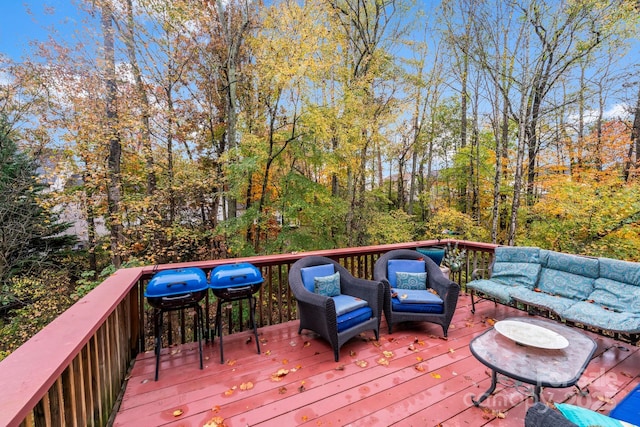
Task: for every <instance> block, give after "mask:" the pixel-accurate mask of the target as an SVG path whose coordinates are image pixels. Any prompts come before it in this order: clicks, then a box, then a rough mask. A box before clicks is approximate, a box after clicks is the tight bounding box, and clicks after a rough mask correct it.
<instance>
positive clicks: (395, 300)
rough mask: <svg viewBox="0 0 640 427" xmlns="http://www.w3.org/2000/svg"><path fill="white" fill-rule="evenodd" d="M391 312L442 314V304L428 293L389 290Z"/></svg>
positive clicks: (438, 298)
mask: <svg viewBox="0 0 640 427" xmlns="http://www.w3.org/2000/svg"><path fill="white" fill-rule="evenodd" d="M391 295H392V297H391V307H392V309H393V311H399V312H405V313H443V312H444V302H443V301H442V299H441V298H440V297H439V296H438V295H436V294H434V293H432V292H430V291H423V290H412V289H391Z"/></svg>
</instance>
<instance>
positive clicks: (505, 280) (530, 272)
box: [491, 262, 540, 289]
mask: <svg viewBox="0 0 640 427" xmlns="http://www.w3.org/2000/svg"><path fill="white" fill-rule="evenodd" d="M539 273H540V264H533V263H528V262H496V263H494V264H493V268H492V270H491V280H493V281H494V282H499V283H502V284H504V285H509V286H514V285H519V286H524V287H526V288H528V289H533V287H534V286H535V284H536V282H537V281H538V274H539Z"/></svg>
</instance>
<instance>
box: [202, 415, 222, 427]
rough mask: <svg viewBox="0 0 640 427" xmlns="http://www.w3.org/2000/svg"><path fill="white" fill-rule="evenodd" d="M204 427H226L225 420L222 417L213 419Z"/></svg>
mask: <svg viewBox="0 0 640 427" xmlns="http://www.w3.org/2000/svg"><path fill="white" fill-rule="evenodd" d="M203 427H226V424H225V423H224V418H222V417H213V418H211V419H210V420H209V421H207V423H206V424H205V425H204V426H203Z"/></svg>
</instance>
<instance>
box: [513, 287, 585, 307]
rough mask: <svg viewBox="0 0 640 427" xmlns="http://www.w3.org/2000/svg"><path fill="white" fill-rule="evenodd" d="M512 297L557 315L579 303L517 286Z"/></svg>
mask: <svg viewBox="0 0 640 427" xmlns="http://www.w3.org/2000/svg"><path fill="white" fill-rule="evenodd" d="M511 297H512V298H515V299H517V300H518V301H522V302H524V303H527V304H532V305H535V306H537V307H543V308H546V309H547V310H551V311H553V312H556V313H562V312H564V311H566V310H568V309H569V308H570V307H571V306H572V305H574V304H575V303H576V302H577V301H576V300H574V299H571V298H565V297H562V296H558V295H549V294H545V293H543V292H536V291H532V290H531V289H527V288H524V287H520V286H516V287H514V288H513V289H512V291H511Z"/></svg>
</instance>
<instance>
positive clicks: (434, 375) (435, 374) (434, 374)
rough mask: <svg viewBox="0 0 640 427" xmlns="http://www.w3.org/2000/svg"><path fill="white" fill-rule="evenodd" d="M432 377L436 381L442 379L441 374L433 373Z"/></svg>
mask: <svg viewBox="0 0 640 427" xmlns="http://www.w3.org/2000/svg"><path fill="white" fill-rule="evenodd" d="M431 376H432V377H433V378H435V379H438V378H442V376H441V375H440V374H438V373H436V372H432V373H431Z"/></svg>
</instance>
